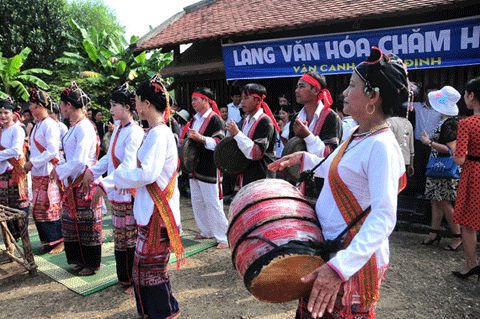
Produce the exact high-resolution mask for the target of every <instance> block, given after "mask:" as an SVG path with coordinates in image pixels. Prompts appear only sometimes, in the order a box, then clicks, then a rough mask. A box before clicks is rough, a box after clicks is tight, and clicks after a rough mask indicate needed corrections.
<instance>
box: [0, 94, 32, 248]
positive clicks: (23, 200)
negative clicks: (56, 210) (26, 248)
mask: <svg viewBox="0 0 480 319" xmlns="http://www.w3.org/2000/svg"><path fill="white" fill-rule="evenodd" d="M19 111H20V107H19V106H18V105H17V104H16V103H15V102H13V101H12V99H11V98H6V99H4V100H1V101H0V125H1V134H0V204H2V205H5V206H8V207H11V208H16V209H21V210H23V211H25V213H27V215H26V217H25V223H26V224H28V210H29V205H30V200H29V198H28V184H27V175H26V174H24V172H23V165H24V164H25V151H24V141H25V131H24V130H23V128H22V127H21V126H20V122H18V121H17V115H16V114H15V112H19ZM7 224H8V228H9V230H10V232H11V233H12V235H13V237H14V238H15V239H19V238H20V225H19V224H18V221H10V222H8V223H7Z"/></svg>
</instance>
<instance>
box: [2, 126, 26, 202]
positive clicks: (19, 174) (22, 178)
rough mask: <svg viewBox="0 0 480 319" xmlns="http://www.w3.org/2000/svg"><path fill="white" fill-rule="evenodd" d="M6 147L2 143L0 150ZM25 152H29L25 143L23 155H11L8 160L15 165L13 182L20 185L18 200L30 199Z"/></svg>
mask: <svg viewBox="0 0 480 319" xmlns="http://www.w3.org/2000/svg"><path fill="white" fill-rule="evenodd" d="M1 139H2V131H1V130H0V140H1ZM5 149H6V148H5V147H4V146H3V145H1V144H0V151H3V150H5ZM25 154H27V147H26V145H25V143H24V144H23V157H22V158H21V159H16V158H15V157H10V158H9V159H8V160H7V162H9V163H10V165H12V166H13V169H12V182H13V183H12V184H13V185H14V186H18V194H19V197H18V200H25V199H28V187H27V174H24V173H23V165H25V163H26V160H25Z"/></svg>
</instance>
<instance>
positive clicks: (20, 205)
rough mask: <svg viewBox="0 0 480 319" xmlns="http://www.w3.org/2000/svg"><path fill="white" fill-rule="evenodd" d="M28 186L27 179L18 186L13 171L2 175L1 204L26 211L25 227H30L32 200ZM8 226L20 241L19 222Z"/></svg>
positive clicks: (0, 183) (0, 178)
mask: <svg viewBox="0 0 480 319" xmlns="http://www.w3.org/2000/svg"><path fill="white" fill-rule="evenodd" d="M27 186H28V183H27V179H26V177H25V179H23V180H21V181H20V184H17V183H15V182H14V181H13V179H12V171H6V172H5V173H3V174H0V204H2V205H4V206H7V207H10V208H15V209H20V210H23V211H25V212H26V213H27V215H26V216H25V225H27V226H28V210H29V205H30V200H29V198H28V187H27ZM7 226H8V229H9V230H10V232H11V233H12V235H13V237H14V238H15V239H19V238H20V226H19V224H18V221H16V220H14V221H8V222H7Z"/></svg>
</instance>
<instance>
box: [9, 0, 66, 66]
mask: <svg viewBox="0 0 480 319" xmlns="http://www.w3.org/2000/svg"><path fill="white" fill-rule="evenodd" d="M64 7H65V0H2V1H0V48H1V50H2V52H3V56H6V57H13V56H15V55H17V54H19V53H20V52H21V51H22V50H23V49H24V48H27V47H28V48H30V49H31V50H32V52H31V54H30V55H29V56H28V60H27V61H24V62H25V65H24V67H25V68H27V69H29V68H52V66H53V64H52V62H53V61H54V60H55V59H56V58H57V57H59V56H60V55H61V54H62V52H63V51H64V50H65V49H66V48H67V46H66V45H67V44H66V40H67V38H66V36H67V34H66V33H67V30H68V24H67V22H66V19H65V11H64Z"/></svg>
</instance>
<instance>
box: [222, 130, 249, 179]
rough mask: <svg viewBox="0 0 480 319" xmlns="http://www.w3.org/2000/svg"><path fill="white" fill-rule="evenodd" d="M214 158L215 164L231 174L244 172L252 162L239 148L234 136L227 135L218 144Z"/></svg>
mask: <svg viewBox="0 0 480 319" xmlns="http://www.w3.org/2000/svg"><path fill="white" fill-rule="evenodd" d="M213 159H214V161H215V166H216V167H217V168H218V169H219V170H220V171H221V172H223V173H225V174H227V175H230V176H237V175H238V174H241V173H243V172H244V171H245V170H246V169H247V167H248V165H250V162H251V160H249V159H248V158H246V157H245V155H244V154H243V153H242V151H241V150H240V149H239V148H238V145H237V141H235V139H234V138H233V136H227V137H225V138H224V139H222V140H221V141H220V142H219V143H218V144H217V146H216V147H215V151H214V153H213Z"/></svg>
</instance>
